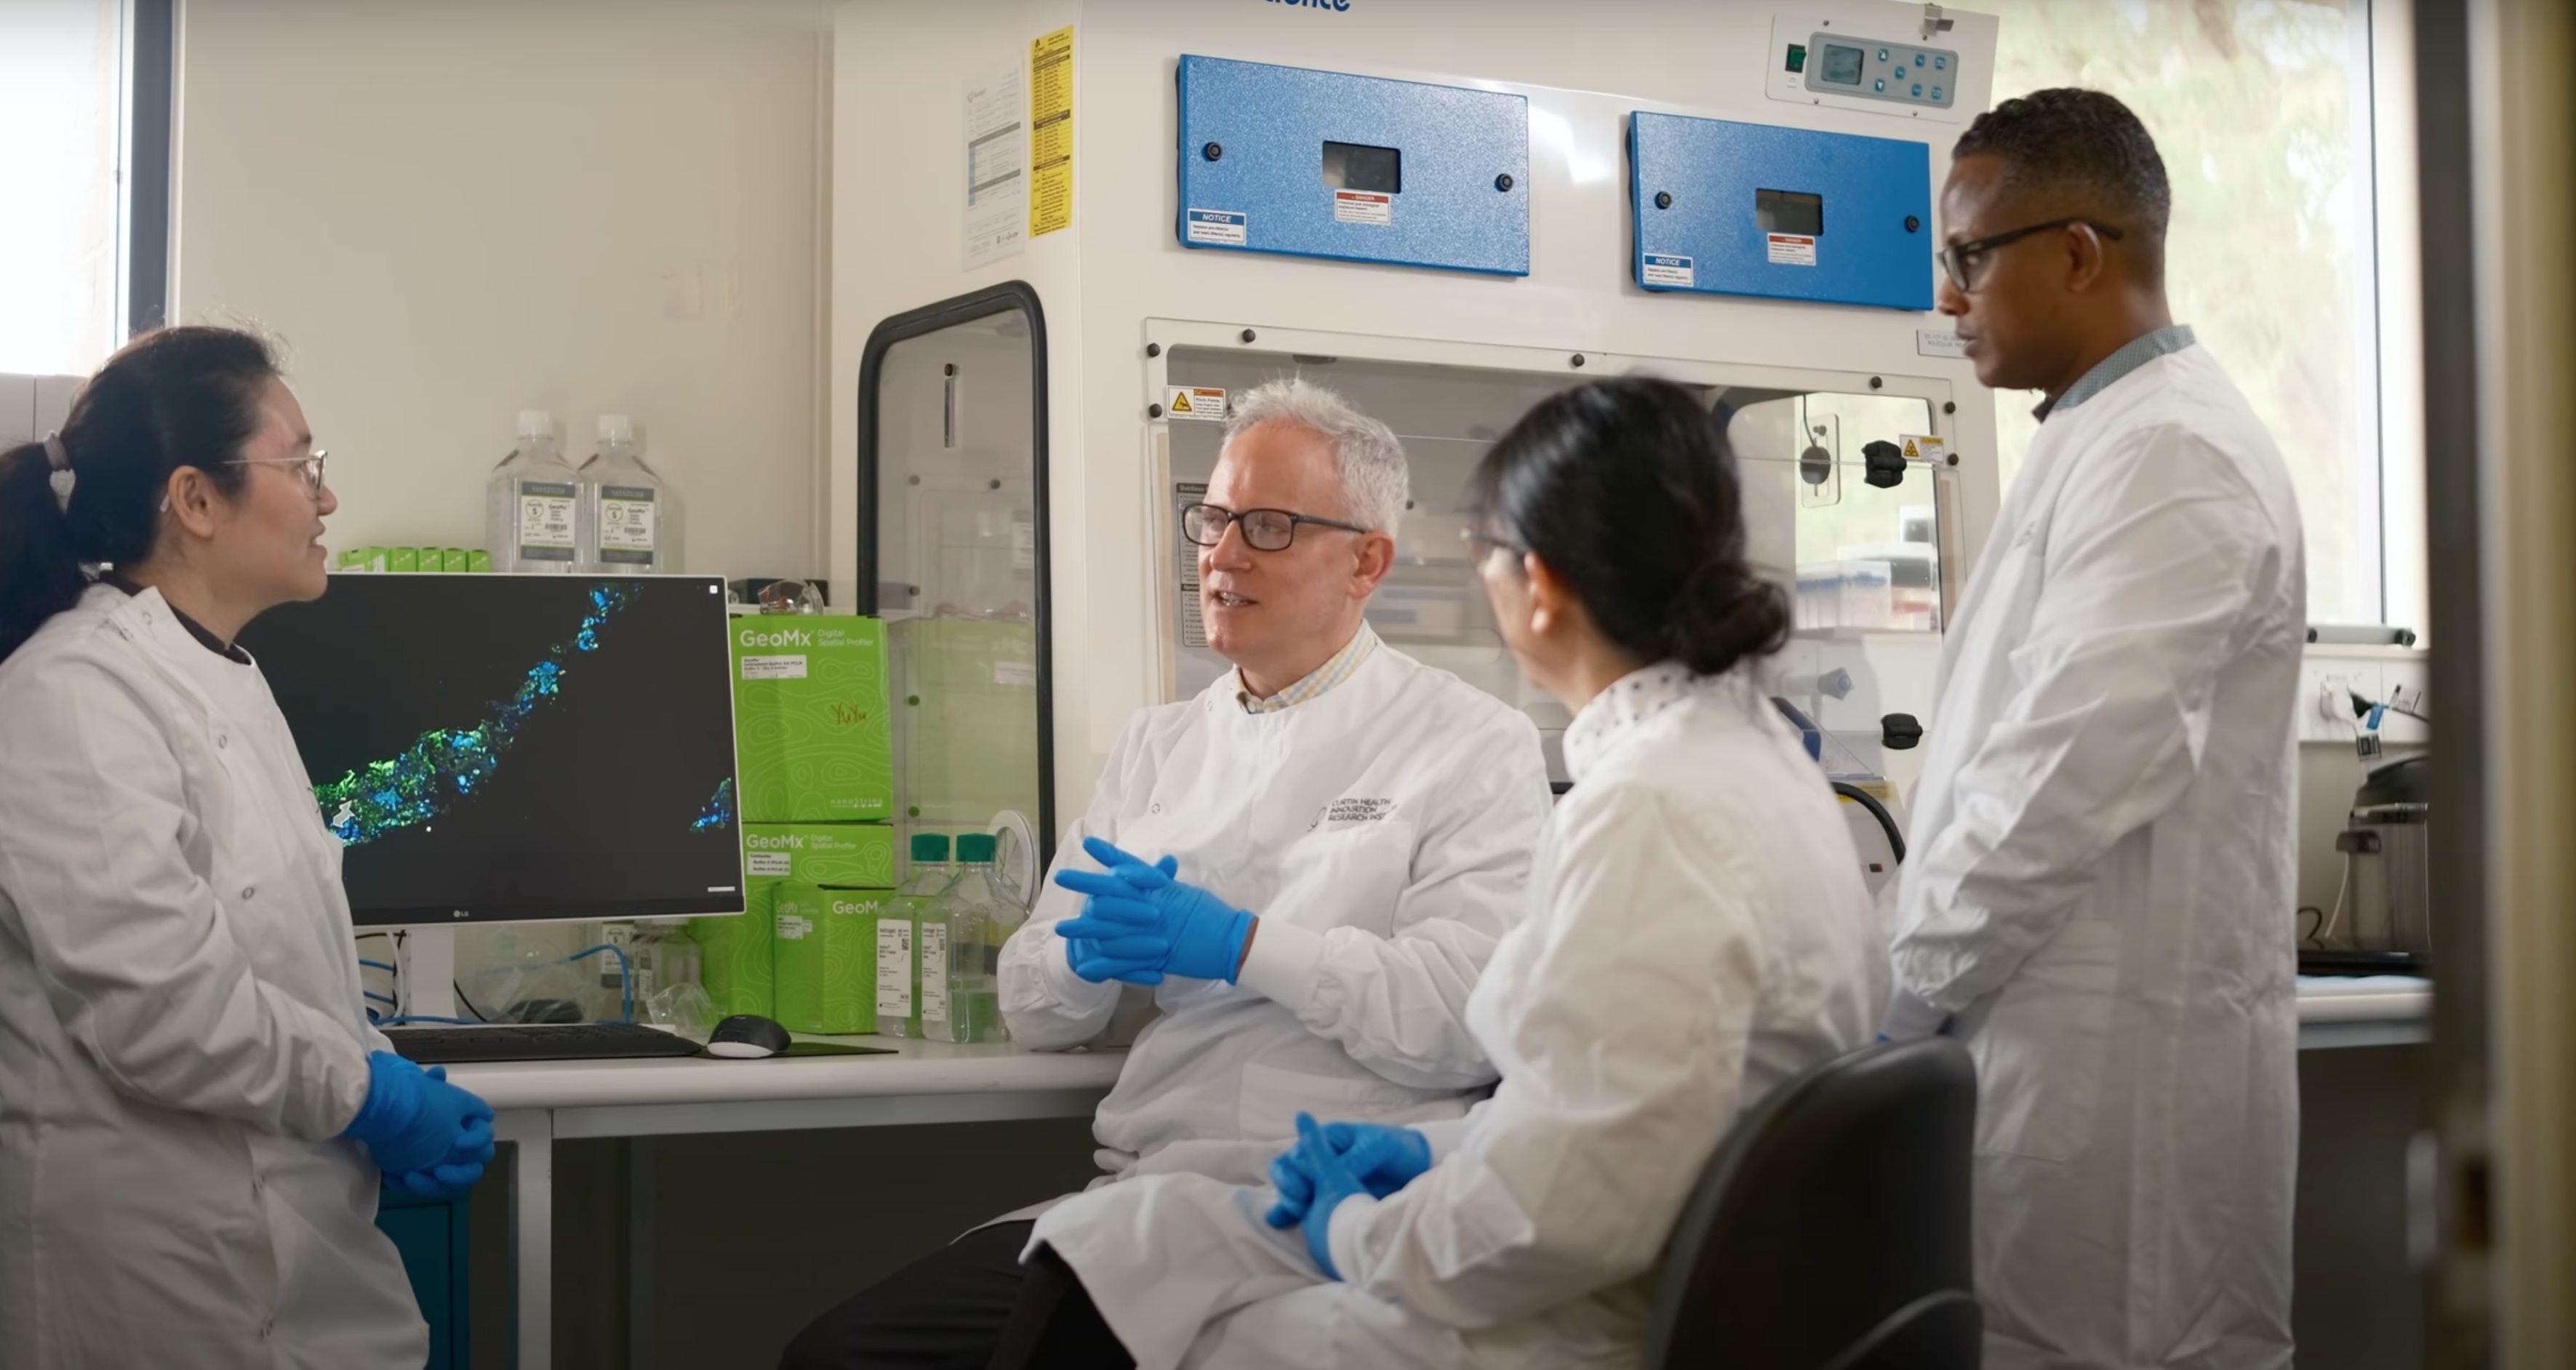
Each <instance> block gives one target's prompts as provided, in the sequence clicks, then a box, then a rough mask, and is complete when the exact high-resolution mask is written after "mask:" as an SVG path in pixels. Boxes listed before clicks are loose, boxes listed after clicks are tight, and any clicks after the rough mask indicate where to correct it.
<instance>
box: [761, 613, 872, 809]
mask: <svg viewBox="0 0 2576 1370" xmlns="http://www.w3.org/2000/svg"><path fill="white" fill-rule="evenodd" d="M726 630H727V633H728V635H729V637H730V639H731V642H732V648H733V673H734V681H733V720H734V753H735V762H734V771H735V783H736V790H737V792H738V793H739V794H740V796H741V801H742V810H741V812H742V821H743V822H744V823H746V824H752V823H834V822H839V823H848V822H874V821H881V820H884V819H887V818H890V817H892V816H893V813H894V743H893V738H892V735H891V733H890V732H889V730H888V728H887V723H886V657H885V625H884V624H882V623H880V622H878V621H877V620H875V619H872V618H851V617H845V616H843V617H835V616H821V615H806V614H760V615H751V616H746V617H742V618H736V619H733V620H731V621H729V622H728V623H727V625H726Z"/></svg>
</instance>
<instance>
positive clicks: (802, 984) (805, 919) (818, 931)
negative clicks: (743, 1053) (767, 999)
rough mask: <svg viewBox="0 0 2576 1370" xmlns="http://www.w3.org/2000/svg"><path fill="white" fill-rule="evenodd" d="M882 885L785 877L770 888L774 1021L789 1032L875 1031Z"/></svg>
mask: <svg viewBox="0 0 2576 1370" xmlns="http://www.w3.org/2000/svg"><path fill="white" fill-rule="evenodd" d="M892 898H893V894H892V892H891V891H887V890H845V889H836V888H833V887H831V886H827V885H808V884H804V883H802V882H799V881H795V880H789V881H784V882H782V883H780V884H779V885H778V887H777V888H776V889H775V890H774V891H773V892H772V896H771V899H772V902H771V918H772V922H773V924H774V927H773V933H774V936H775V939H776V940H775V941H774V942H773V943H772V944H771V953H770V954H771V956H772V957H773V960H774V965H775V967H776V974H777V980H778V1012H777V1013H776V1014H775V1015H773V1016H774V1017H776V1018H777V1019H778V1022H779V1025H780V1026H782V1027H784V1028H786V1029H787V1030H788V1031H790V1032H827V1033H853V1032H874V1031H876V1030H877V1000H876V950H877V919H878V917H879V916H880V915H882V914H883V913H884V912H885V909H886V904H887V902H888V901H889V900H891V899H892Z"/></svg>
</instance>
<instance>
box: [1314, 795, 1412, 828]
mask: <svg viewBox="0 0 2576 1370" xmlns="http://www.w3.org/2000/svg"><path fill="white" fill-rule="evenodd" d="M1393 812H1395V801H1394V800H1392V799H1336V800H1334V801H1333V802H1332V803H1330V804H1327V805H1325V806H1324V825H1325V826H1327V827H1339V826H1341V825H1343V824H1347V823H1376V822H1380V821H1382V820H1383V819H1385V817H1386V816H1387V815H1388V814H1391V813H1393Z"/></svg>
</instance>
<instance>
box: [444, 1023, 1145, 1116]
mask: <svg viewBox="0 0 2576 1370" xmlns="http://www.w3.org/2000/svg"><path fill="white" fill-rule="evenodd" d="M797 1039H798V1040H799V1041H810V1042H847V1043H849V1044H851V1045H854V1046H867V1047H891V1048H893V1049H894V1054H893V1055H890V1056H776V1057H771V1058H768V1059H766V1060H757V1061H722V1060H716V1059H714V1058H711V1057H703V1056H701V1057H686V1056H684V1057H677V1058H672V1059H661V1060H645V1061H507V1062H489V1063H484V1064H479V1065H458V1066H450V1067H448V1078H449V1079H451V1080H453V1081H455V1082H456V1083H457V1084H459V1085H461V1086H463V1087H465V1088H467V1089H470V1090H472V1091H474V1092H475V1093H476V1094H479V1095H482V1096H483V1098H484V1100H485V1102H487V1103H489V1104H491V1105H492V1107H493V1108H495V1109H501V1110H508V1109H517V1108H616V1107H635V1106H649V1105H655V1104H677V1103H687V1104H724V1103H756V1102H770V1101H778V1100H794V1099H864V1098H885V1097H889V1096H898V1095H904V1096H923V1095H971V1094H1000V1093H1011V1092H1028V1091H1036V1090H1045V1091H1056V1090H1091V1091H1097V1092H1106V1091H1107V1090H1108V1089H1109V1087H1110V1086H1111V1085H1113V1084H1115V1083H1117V1081H1118V1068H1119V1067H1120V1066H1121V1065H1123V1064H1125V1063H1126V1060H1127V1053H1126V1052H1123V1051H1087V1050H1086V1051H1031V1050H1029V1049H1028V1048H1026V1047H1022V1046H1015V1045H1013V1044H1011V1043H1008V1042H999V1043H989V1044H979V1045H975V1046H959V1045H956V1044H955V1043H951V1042H924V1041H918V1040H915V1039H911V1038H904V1037H809V1036H806V1035H804V1034H801V1033H800V1034H798V1038H797Z"/></svg>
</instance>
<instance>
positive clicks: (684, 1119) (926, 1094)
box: [448, 1037, 1126, 1370]
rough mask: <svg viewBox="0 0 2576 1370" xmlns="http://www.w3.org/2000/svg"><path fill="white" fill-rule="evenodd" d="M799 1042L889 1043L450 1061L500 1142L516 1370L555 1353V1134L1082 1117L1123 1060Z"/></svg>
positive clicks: (995, 1049) (1099, 1054) (912, 1044)
mask: <svg viewBox="0 0 2576 1370" xmlns="http://www.w3.org/2000/svg"><path fill="white" fill-rule="evenodd" d="M806 1040H813V1041H827V1042H828V1041H847V1042H850V1043H852V1044H854V1045H862V1046H872V1047H885V1048H892V1054H890V1055H882V1056H810V1057H807V1056H800V1057H778V1058H773V1059H770V1060H763V1061H719V1060H713V1059H709V1058H703V1057H688V1058H680V1059H676V1060H651V1061H527V1062H507V1063H494V1064H484V1065H460V1066H452V1067H449V1070H448V1078H449V1079H450V1080H453V1081H454V1082H455V1083H457V1084H458V1085H461V1086H463V1087H464V1088H466V1089H470V1090H472V1091H474V1092H475V1093H476V1094H479V1095H481V1096H482V1097H483V1099H484V1100H485V1101H486V1102H488V1103H490V1104H491V1105H492V1109H493V1113H494V1115H495V1116H494V1119H493V1129H492V1130H493V1135H494V1137H495V1139H497V1140H499V1141H501V1142H504V1143H507V1144H508V1145H505V1146H503V1147H502V1148H501V1149H500V1152H499V1155H498V1156H497V1157H496V1159H495V1161H494V1163H493V1166H492V1168H491V1172H490V1174H489V1176H488V1177H487V1178H489V1179H494V1180H499V1181H501V1182H502V1183H503V1184H504V1185H505V1186H506V1187H507V1188H508V1190H509V1193H510V1225H511V1230H512V1262H511V1265H512V1280H513V1283H514V1285H515V1288H516V1293H517V1300H516V1303H517V1308H516V1320H515V1330H514V1341H515V1343H516V1345H517V1348H518V1365H519V1370H544V1367H546V1366H548V1365H550V1364H551V1363H552V1358H553V1346H554V1316H553V1314H554V1290H553V1273H552V1272H553V1268H554V1216H553V1199H554V1156H553V1148H554V1144H555V1143H556V1142H558V1141H571V1140H576V1139H584V1138H598V1137H657V1136H671V1135H676V1134H683V1133H712V1132H767V1131H785V1130H791V1129H800V1128H849V1127H893V1126H902V1125H907V1124H914V1123H976V1122H1002V1121H1008V1120H1014V1119H1028V1118H1085V1117H1089V1116H1090V1115H1091V1113H1092V1111H1093V1110H1094V1109H1096V1108H1098V1107H1099V1104H1100V1101H1101V1099H1102V1098H1103V1097H1105V1096H1106V1095H1107V1094H1108V1093H1109V1087H1110V1086H1111V1085H1113V1084H1115V1083H1116V1082H1117V1079H1118V1069H1119V1067H1120V1065H1121V1064H1123V1063H1124V1062H1125V1060H1126V1053H1125V1052H1123V1051H1076V1052H1036V1051H1031V1050H1029V1049H1027V1048H1025V1047H1020V1046H1014V1045H1011V1044H1008V1043H1001V1044H986V1045H972V1046H960V1045H955V1044H952V1043H947V1042H925V1041H917V1040H912V1039H905V1038H888V1037H857V1038H830V1037H816V1038H810V1039H806Z"/></svg>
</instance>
